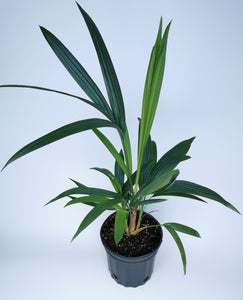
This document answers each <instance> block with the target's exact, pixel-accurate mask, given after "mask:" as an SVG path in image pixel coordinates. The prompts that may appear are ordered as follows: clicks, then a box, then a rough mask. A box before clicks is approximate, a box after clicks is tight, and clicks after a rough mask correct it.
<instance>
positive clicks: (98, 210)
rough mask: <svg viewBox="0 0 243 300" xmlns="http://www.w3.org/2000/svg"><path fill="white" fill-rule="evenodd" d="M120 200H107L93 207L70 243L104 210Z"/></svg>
mask: <svg viewBox="0 0 243 300" xmlns="http://www.w3.org/2000/svg"><path fill="white" fill-rule="evenodd" d="M120 201H121V199H109V200H107V201H104V202H102V203H100V204H98V205H97V206H95V207H94V208H93V209H92V210H91V211H90V212H89V213H88V214H87V215H86V217H85V218H84V219H83V221H82V222H81V224H80V225H79V227H78V229H77V231H76V233H75V234H74V236H73V238H72V240H71V242H72V241H73V240H74V239H75V238H76V237H77V236H78V235H79V234H80V233H81V232H82V231H83V230H84V229H85V228H87V227H88V226H89V225H90V224H91V223H92V222H93V221H94V220H95V219H96V218H98V217H99V216H100V215H101V214H102V213H103V212H104V211H105V210H107V209H109V208H111V207H112V206H114V205H116V204H118V203H119V202H120Z"/></svg>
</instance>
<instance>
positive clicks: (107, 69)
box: [77, 3, 126, 131]
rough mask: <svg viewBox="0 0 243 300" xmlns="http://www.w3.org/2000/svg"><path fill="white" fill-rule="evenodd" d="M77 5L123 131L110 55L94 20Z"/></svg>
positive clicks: (117, 85) (117, 87) (122, 115)
mask: <svg viewBox="0 0 243 300" xmlns="http://www.w3.org/2000/svg"><path fill="white" fill-rule="evenodd" d="M77 6H78V8H79V10H80V12H81V14H82V16H83V18H84V21H85V23H86V25H87V27H88V30H89V33H90V35H91V38H92V41H93V44H94V46H95V50H96V53H97V56H98V59H99V63H100V67H101V71H102V74H103V78H104V82H105V86H106V90H107V94H108V97H109V101H110V105H111V108H112V112H113V115H114V118H115V120H116V122H117V124H118V125H119V126H120V127H121V128H122V130H123V131H125V127H126V126H125V109H124V103H123V98H122V93H121V89H120V85H119V82H118V79H117V75H116V72H115V69H114V66H113V63H112V61H111V58H110V55H109V53H108V50H107V48H106V46H105V43H104V40H103V38H102V36H101V34H100V32H99V30H98V28H97V27H96V25H95V23H94V21H93V20H92V19H91V17H90V16H89V15H88V14H87V12H86V11H85V10H84V9H83V8H82V7H81V6H80V5H79V4H78V3H77Z"/></svg>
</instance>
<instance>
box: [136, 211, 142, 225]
mask: <svg viewBox="0 0 243 300" xmlns="http://www.w3.org/2000/svg"><path fill="white" fill-rule="evenodd" d="M142 215H143V209H141V210H140V212H139V217H138V222H137V226H136V230H137V229H138V228H139V227H140V225H141V220H142Z"/></svg>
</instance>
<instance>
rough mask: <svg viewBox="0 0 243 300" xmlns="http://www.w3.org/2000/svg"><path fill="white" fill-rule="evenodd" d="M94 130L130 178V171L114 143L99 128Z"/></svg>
mask: <svg viewBox="0 0 243 300" xmlns="http://www.w3.org/2000/svg"><path fill="white" fill-rule="evenodd" d="M93 132H94V133H95V134H96V135H97V137H98V138H99V139H100V140H101V142H102V143H103V144H104V145H105V147H106V148H107V149H108V150H109V151H110V153H111V155H112V156H113V157H114V158H115V160H116V161H117V163H118V164H119V166H120V167H121V168H122V170H123V171H124V173H125V174H126V175H127V177H128V178H129V176H130V174H129V171H128V169H127V167H126V165H125V163H124V161H123V160H122V158H121V156H120V155H119V153H118V152H117V150H116V149H115V147H114V146H113V145H112V143H111V142H110V141H109V140H108V139H107V137H105V136H104V134H103V133H101V132H100V131H99V130H98V129H93Z"/></svg>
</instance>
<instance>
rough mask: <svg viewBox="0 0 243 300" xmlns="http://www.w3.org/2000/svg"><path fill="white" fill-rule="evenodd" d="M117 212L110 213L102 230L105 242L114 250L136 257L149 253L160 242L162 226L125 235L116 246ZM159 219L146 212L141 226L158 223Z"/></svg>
mask: <svg viewBox="0 0 243 300" xmlns="http://www.w3.org/2000/svg"><path fill="white" fill-rule="evenodd" d="M114 222H115V213H114V214H112V215H110V216H109V217H108V218H107V219H106V220H105V222H104V223H103V225H102V227H101V231H100V235H101V239H102V240H103V242H104V243H105V244H106V245H107V246H108V247H109V248H110V249H111V250H112V251H114V252H116V253H118V254H120V255H123V256H126V257H136V256H141V255H144V254H147V253H149V252H151V251H153V250H154V249H156V248H157V246H158V245H159V244H160V241H161V239H162V230H161V227H160V226H157V227H152V228H146V229H144V230H142V231H141V232H139V233H138V234H137V235H134V236H126V235H125V234H124V235H123V238H122V239H121V241H120V242H119V244H118V246H116V244H115V241H114ZM157 224H159V223H158V221H157V220H156V219H155V218H154V217H153V216H151V215H150V214H147V213H144V216H143V218H142V222H141V227H143V226H146V225H157Z"/></svg>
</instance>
